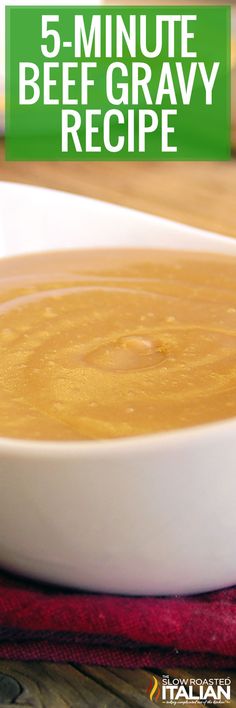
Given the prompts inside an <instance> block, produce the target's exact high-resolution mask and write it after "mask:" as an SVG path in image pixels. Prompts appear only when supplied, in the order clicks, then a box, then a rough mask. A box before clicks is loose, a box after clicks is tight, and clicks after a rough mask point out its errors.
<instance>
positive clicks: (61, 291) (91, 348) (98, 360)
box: [0, 249, 236, 441]
mask: <svg viewBox="0 0 236 708" xmlns="http://www.w3.org/2000/svg"><path fill="white" fill-rule="evenodd" d="M0 389H1V396H0V436H1V437H12V438H23V439H34V440H55V441H56V440H57V441H58V440H95V439H107V438H119V437H127V436H134V435H145V434H148V433H156V432H159V431H167V430H172V429H178V428H183V427H188V426H194V425H198V424H201V423H206V422H213V421H216V420H220V419H224V418H231V417H233V416H236V258H235V257H232V256H224V255H222V254H221V255H217V254H206V253H193V252H183V251H173V250H157V249H146V250H145V249H142V250H138V249H137V250H136V249H110V250H109V249H100V250H96V249H91V250H77V251H61V252H50V253H40V254H34V255H27V256H18V257H14V258H3V259H2V260H0Z"/></svg>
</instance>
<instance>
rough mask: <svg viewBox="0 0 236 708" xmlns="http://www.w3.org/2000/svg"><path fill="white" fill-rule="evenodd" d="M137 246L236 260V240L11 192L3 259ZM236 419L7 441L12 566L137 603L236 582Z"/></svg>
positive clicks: (4, 476)
mask: <svg viewBox="0 0 236 708" xmlns="http://www.w3.org/2000/svg"><path fill="white" fill-rule="evenodd" d="M100 246H101V247H103V246H109V247H111V246H114V247H115V246H116V247H117V246H133V247H142V246H145V247H146V248H147V247H153V246H154V247H155V246H156V247H165V248H173V247H174V248H178V249H189V250H202V251H217V252H222V253H229V254H232V255H234V256H235V255H236V241H234V240H233V239H229V238H227V237H221V236H217V235H216V234H212V233H207V232H204V231H200V230H198V229H193V228H191V227H189V226H183V225H181V224H177V223H174V222H170V221H166V220H164V219H159V218H157V217H155V216H150V215H148V214H143V213H139V212H135V211H131V210H128V209H123V208H121V207H117V206H113V205H110V204H105V203H102V202H98V201H95V200H90V199H86V198H84V197H78V196H73V195H70V194H65V193H62V192H56V191H51V190H45V189H39V188H35V187H28V186H20V185H16V184H4V183H1V184H0V249H1V251H0V257H4V256H9V255H12V254H18V253H25V252H29V251H34V252H35V251H40V250H52V249H61V248H74V247H78V248H80V247H87V248H93V247H100ZM235 508H236V419H231V420H228V421H223V422H218V423H213V424H210V425H202V426H199V427H195V428H188V429H184V430H181V431H176V432H168V433H163V434H157V435H150V436H144V437H138V438H126V439H118V440H110V441H100V442H87V441H85V442H78V443H77V442H72V443H71V442H66V443H63V442H61V443H53V442H52V443H50V442H45V443H44V442H29V441H17V440H11V439H1V440H0V563H1V565H2V566H4V567H6V568H8V569H10V570H13V571H17V572H19V573H23V574H26V575H30V576H32V577H35V578H38V579H43V580H46V581H50V582H58V583H62V584H65V585H68V586H74V587H79V588H82V589H85V588H86V589H90V590H94V591H105V592H106V591H107V592H115V593H132V594H172V593H189V592H197V591H204V590H210V589H214V588H219V587H222V586H227V585H231V584H233V583H235V582H236V513H235Z"/></svg>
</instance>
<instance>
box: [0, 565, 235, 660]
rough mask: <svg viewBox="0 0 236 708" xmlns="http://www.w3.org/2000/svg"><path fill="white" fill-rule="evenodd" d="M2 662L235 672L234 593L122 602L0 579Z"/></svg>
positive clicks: (119, 598) (118, 598)
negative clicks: (68, 663) (45, 662)
mask: <svg viewBox="0 0 236 708" xmlns="http://www.w3.org/2000/svg"><path fill="white" fill-rule="evenodd" d="M0 658H5V659H21V660H33V659H37V660H44V661H62V662H64V661H71V662H77V663H80V664H82V663H83V664H84V663H86V664H98V665H100V666H113V667H114V666H116V667H124V668H137V667H139V668H141V667H155V666H158V667H160V668H162V667H163V668H165V667H168V668H171V667H177V666H184V667H192V668H212V669H213V668H216V669H218V668H227V669H233V668H236V588H230V589H227V590H221V591H219V592H212V593H205V594H202V595H196V596H189V597H172V598H157V597H122V596H118V595H102V594H93V593H84V592H73V591H67V590H64V589H61V588H55V587H48V586H45V585H38V584H36V583H33V582H29V581H26V580H21V579H18V578H17V579H16V578H15V577H13V576H9V575H5V574H4V573H2V574H0Z"/></svg>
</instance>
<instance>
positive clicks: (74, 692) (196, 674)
mask: <svg viewBox="0 0 236 708" xmlns="http://www.w3.org/2000/svg"><path fill="white" fill-rule="evenodd" d="M163 673H164V672H163ZM165 673H166V672H165ZM167 673H168V674H169V676H170V678H171V679H173V678H175V677H176V678H185V679H186V678H187V679H190V678H197V679H199V678H202V679H206V678H207V677H208V678H209V677H211V678H214V677H216V678H218V679H219V678H223V677H224V678H226V677H228V676H230V678H231V700H230V708H236V674H235V673H234V672H233V673H232V672H226V671H218V672H214V671H213V672H209V671H207V670H206V671H205V672H204V671H191V670H190V671H186V670H184V669H181V670H177V671H173V670H171V671H168V672H167ZM161 675H162V674H161V672H160V671H155V672H154V674H153V673H150V672H148V671H139V670H136V671H127V670H124V669H119V670H118V669H111V670H107V669H103V668H100V667H97V668H89V667H87V666H82V667H76V666H73V665H72V664H69V665H65V664H48V663H44V662H42V663H41V664H39V663H35V662H34V663H33V662H29V663H28V664H26V663H23V662H20V661H13V662H6V661H0V708H3V706H6V705H15V706H22V707H23V708H86V707H87V706H91V708H125V706H128V708H135V707H137V708H148V706H150V705H151V702H153V703H154V704H155V705H158V706H163V705H165V702H164V701H162V699H161V697H160V698H158V699H157V700H156V695H157V694H154V695H153V700H152V701H151V700H150V698H149V694H150V689H149V686H151V687H152V684H154V681H153V676H156V678H157V680H158V682H159V686H160V685H161ZM176 704H179V705H183V699H182V703H179V701H178V700H177V701H176ZM221 705H222V704H221ZM188 706H189V708H194V706H196V703H194V702H191V701H188Z"/></svg>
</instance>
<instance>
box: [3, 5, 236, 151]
mask: <svg viewBox="0 0 236 708" xmlns="http://www.w3.org/2000/svg"><path fill="white" fill-rule="evenodd" d="M6 28H7V30H6V39H7V47H6V159H7V160H81V161H82V160H113V161H114V160H175V161H176V160H228V159H229V158H230V7H229V6H216V7H212V6H211V7H207V6H205V7H203V6H200V7H198V6H191V7H186V6H173V7H170V6H168V8H167V7H163V6H160V5H159V6H158V7H154V6H152V7H147V6H144V7H141V6H139V7H127V6H126V7H122V8H121V7H106V8H105V7H98V6H96V7H91V6H90V7H81V6H80V7H78V8H76V7H74V6H73V7H70V6H67V7H64V6H63V7H62V6H59V7H55V6H47V7H45V6H44V7H40V6H37V7H35V6H34V7H23V6H18V7H15V6H14V7H7V8H6Z"/></svg>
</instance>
